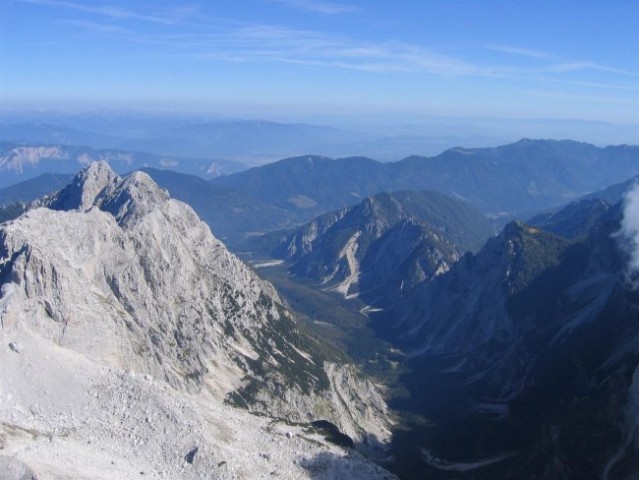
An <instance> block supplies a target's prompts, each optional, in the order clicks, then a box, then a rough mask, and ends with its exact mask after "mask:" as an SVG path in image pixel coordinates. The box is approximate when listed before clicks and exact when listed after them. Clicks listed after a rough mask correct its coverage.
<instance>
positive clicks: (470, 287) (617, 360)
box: [374, 189, 639, 479]
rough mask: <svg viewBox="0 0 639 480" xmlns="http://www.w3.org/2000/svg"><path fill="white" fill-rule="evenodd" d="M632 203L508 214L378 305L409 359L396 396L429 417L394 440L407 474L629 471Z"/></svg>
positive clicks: (635, 195)
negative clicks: (541, 214) (483, 238)
mask: <svg viewBox="0 0 639 480" xmlns="http://www.w3.org/2000/svg"><path fill="white" fill-rule="evenodd" d="M638 199H639V190H637V189H635V190H632V191H631V192H630V193H628V194H627V196H626V199H625V201H624V202H620V203H617V204H616V205H613V206H610V205H608V204H606V203H605V202H603V201H602V200H583V201H581V202H576V203H573V204H571V205H569V206H567V207H566V208H565V209H564V210H563V211H560V212H557V213H556V214H554V218H555V219H561V221H559V222H558V223H553V222H550V221H549V219H548V218H546V219H545V220H544V222H542V223H543V224H545V225H548V226H551V227H553V228H552V229H553V230H554V231H556V232H557V233H551V232H547V231H544V230H542V229H540V228H539V227H535V226H531V225H527V224H525V223H522V222H512V223H510V224H508V225H507V226H506V227H505V228H504V229H503V231H502V232H501V233H500V234H499V235H498V236H497V237H495V238H492V239H490V240H489V241H488V242H487V244H486V245H485V246H484V247H483V248H482V249H481V250H480V251H479V252H478V253H477V254H475V255H473V254H470V253H469V254H466V255H465V256H464V257H463V258H462V259H461V260H460V261H459V262H458V263H457V264H455V265H454V266H453V267H452V268H451V269H450V270H449V271H448V272H446V273H445V274H443V275H440V276H438V277H437V278H436V279H434V280H433V281H431V282H422V283H421V284H420V285H418V286H416V287H415V289H414V290H413V292H412V293H411V294H410V295H409V296H408V298H406V300H405V301H404V302H402V303H401V304H397V305H396V306H395V307H394V308H393V309H392V311H387V312H378V313H376V314H374V318H375V321H376V324H377V327H378V329H379V330H380V331H382V332H384V335H385V336H386V337H387V338H389V339H392V341H393V343H394V344H395V345H396V346H398V347H399V346H401V348H402V351H403V352H404V354H405V356H406V361H407V365H409V371H408V372H407V373H405V375H404V377H403V382H404V383H405V384H406V385H407V386H408V389H409V391H410V396H407V397H405V398H402V399H397V400H396V401H395V402H393V403H392V405H393V406H394V407H396V408H399V409H402V410H405V411H409V412H417V413H419V414H421V415H424V416H425V417H426V418H428V419H429V420H430V421H431V422H432V423H431V424H429V425H424V424H419V423H415V424H414V425H413V428H412V429H408V430H404V431H402V432H399V433H398V434H397V435H396V436H395V438H394V441H395V445H394V451H395V452H400V455H403V456H404V458H403V460H400V464H401V463H402V461H403V462H404V463H403V467H400V470H401V471H400V473H401V474H402V475H403V476H404V477H405V478H425V476H427V474H430V475H431V478H442V479H449V478H474V479H492V478H513V479H514V478H517V479H536V478H555V479H576V478H579V479H601V478H603V479H630V478H636V474H637V472H638V471H639V453H638V449H637V441H638V440H639V439H638V437H637V432H638V431H639V430H638V429H637V426H638V425H639V414H638V410H637V385H638V378H639V323H638V320H639V293H638V290H637V284H636V278H637V245H638V243H637V240H638V238H637V232H638V231H639V229H638V228H637V224H638V219H639V216H638V215H637V214H638V210H637V205H638V203H637V202H638ZM560 224H561V225H563V226H564V228H563V229H562V228H559V225H560ZM562 235H563V236H562ZM411 451H412V454H410V453H408V452H411ZM415 459H419V462H420V465H421V467H420V469H419V471H420V472H421V473H420V475H416V474H415V473H411V472H415V462H416V460H415ZM402 468H403V470H402Z"/></svg>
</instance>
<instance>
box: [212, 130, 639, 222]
mask: <svg viewBox="0 0 639 480" xmlns="http://www.w3.org/2000/svg"><path fill="white" fill-rule="evenodd" d="M638 173H639V147H636V146H625V145H622V146H614V147H606V148H599V147H596V146H594V145H590V144H587V143H578V142H574V141H569V140H564V141H554V140H528V139H525V140H520V141H519V142H516V143H513V144H510V145H504V146H501V147H496V148H477V149H463V148H454V149H450V150H448V151H446V152H444V153H442V154H441V155H437V156H435V157H418V156H414V157H409V158H406V159H404V160H401V161H399V162H395V163H384V164H383V163H380V162H376V161H374V160H371V159H368V158H363V157H353V158H344V159H339V160H332V159H329V158H326V157H316V156H304V157H296V158H290V159H286V160H282V161H279V162H276V163H273V164H269V165H265V166H262V167H256V168H253V169H250V170H247V171H244V172H240V173H236V174H232V175H228V176H223V177H219V178H217V179H214V180H213V182H214V183H215V184H217V185H226V186H229V187H232V188H235V189H238V190H242V191H245V192H246V193H247V194H248V195H251V196H253V197H254V198H256V199H260V200H263V201H268V202H270V203H273V204H275V205H277V206H279V207H282V208H285V209H287V210H289V211H293V212H297V213H300V214H302V215H304V216H307V218H308V219H310V218H313V216H315V215H317V214H319V213H321V212H324V211H327V210H332V209H336V208H340V207H344V206H348V205H353V204H355V203H357V202H358V201H359V200H360V199H361V198H364V197H366V196H368V195H372V194H375V193H378V192H381V191H398V190H427V189H430V190H437V191H440V192H443V193H447V194H449V195H453V196H456V197H458V198H463V199H465V200H467V201H468V202H470V203H472V204H473V205H475V206H476V207H477V208H479V209H480V210H482V211H483V212H484V213H487V214H490V215H494V216H505V217H508V216H510V217H512V216H516V215H519V214H522V213H524V212H529V211H539V210H542V209H545V208H549V207H553V206H555V205H558V204H562V203H566V202H568V201H570V200H572V199H576V198H579V197H580V196H582V195H584V194H587V193H589V192H592V191H593V190H598V189H601V188H604V187H605V186H607V185H610V184H612V183H617V182H620V181H623V180H626V179H627V178H628V176H629V175H633V174H638Z"/></svg>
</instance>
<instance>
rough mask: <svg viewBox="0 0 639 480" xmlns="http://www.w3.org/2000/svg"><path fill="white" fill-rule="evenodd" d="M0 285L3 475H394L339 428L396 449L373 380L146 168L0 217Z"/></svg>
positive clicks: (84, 180)
mask: <svg viewBox="0 0 639 480" xmlns="http://www.w3.org/2000/svg"><path fill="white" fill-rule="evenodd" d="M0 282H1V284H2V287H1V292H2V297H1V299H0V320H1V324H0V326H1V330H0V337H1V338H2V347H1V348H0V356H1V357H2V358H1V359H0V448H1V450H0V470H4V471H7V472H9V473H8V477H6V476H5V477H3V478H9V479H12V480H13V479H23V478H32V477H34V478H54V479H58V478H60V479H61V478H96V479H102V478H112V479H116V478H134V477H135V478H137V477H139V476H141V475H146V476H150V478H167V479H169V478H170V479H174V478H182V479H188V478H194V479H195V478H203V475H205V476H206V478H264V477H265V476H271V475H272V476H277V477H278V478H279V477H281V478H291V479H292V478H325V479H331V478H362V479H364V478H391V475H390V474H389V473H388V472H385V471H383V470H382V469H381V468H380V467H377V466H376V465H374V464H372V463H371V462H370V461H368V460H366V459H365V458H364V457H363V456H362V455H361V454H360V453H357V451H355V450H352V449H344V447H339V446H336V445H335V444H334V443H331V442H329V440H327V439H330V440H332V441H333V442H338V443H340V444H341V445H350V446H351V447H352V446H355V447H357V448H358V449H359V450H361V451H364V452H367V453H368V454H373V455H384V445H385V444H386V443H387V442H388V441H389V438H390V433H389V429H390V424H389V421H388V412H387V409H386V406H385V404H384V401H383V400H382V398H381V396H380V395H379V394H378V393H377V391H376V388H375V387H374V385H373V384H372V383H370V382H369V381H368V380H365V379H364V378H363V377H362V376H361V374H359V373H358V371H357V369H356V368H355V367H353V366H351V365H349V364H348V363H346V362H345V360H344V359H343V356H341V355H340V354H339V352H336V351H332V350H329V349H328V348H327V347H324V346H323V345H322V344H321V343H320V342H319V341H318V340H316V339H315V338H314V337H313V336H311V335H309V334H308V333H305V331H304V329H303V328H302V327H301V326H300V325H299V324H298V323H297V321H296V319H295V318H294V317H293V315H292V314H291V312H290V311H289V310H288V309H287V307H286V305H285V304H284V303H283V302H282V300H281V299H280V298H279V296H278V294H277V293H276V292H275V290H274V289H273V287H272V286H271V285H270V284H269V283H267V282H265V281H263V280H261V279H260V278H259V277H257V276H256V275H255V273H254V272H253V271H252V270H251V269H249V268H248V267H247V266H246V265H244V264H243V263H242V262H241V261H240V260H239V259H237V258H236V257H235V256H234V255H232V254H231V253H229V252H228V250H227V249H226V248H225V247H224V245H223V244H222V243H221V242H220V241H218V240H217V239H216V238H215V237H214V236H213V235H212V234H211V232H210V230H209V229H208V227H207V226H206V225H205V224H204V223H203V222H201V221H200V220H199V219H198V217H197V216H196V214H195V213H194V212H193V210H192V209H191V208H190V207H189V206H187V205H186V204H183V203H181V202H179V201H176V200H172V199H170V198H169V196H168V194H167V192H166V191H164V190H162V189H160V188H159V187H158V186H157V185H156V184H155V183H154V182H153V181H152V180H151V178H150V177H149V176H148V175H146V174H145V173H142V172H134V173H133V174H131V175H129V176H127V177H124V178H122V177H119V176H118V175H117V174H116V173H115V172H114V171H112V170H111V169H110V167H109V166H108V165H107V164H106V163H104V162H97V163H92V164H91V165H90V166H88V167H87V168H86V169H85V170H83V171H82V172H81V173H80V174H78V175H77V176H76V177H75V178H74V179H73V181H72V182H71V183H70V184H69V185H68V186H66V187H65V188H64V189H62V190H61V191H59V192H58V193H56V194H54V195H52V196H49V197H45V198H44V199H43V200H41V201H40V202H39V208H32V209H30V210H28V211H27V212H26V213H25V214H23V215H22V216H20V217H19V218H17V219H16V220H13V221H10V222H7V223H4V224H2V225H1V227H0ZM237 407H241V408H237ZM310 422H314V423H310Z"/></svg>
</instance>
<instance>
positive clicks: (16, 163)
mask: <svg viewBox="0 0 639 480" xmlns="http://www.w3.org/2000/svg"><path fill="white" fill-rule="evenodd" d="M95 161H106V162H108V163H109V164H110V165H111V166H112V168H114V169H115V170H116V171H118V172H119V173H127V172H131V171H133V170H139V169H141V168H144V167H154V168H157V169H167V168H170V169H172V170H179V171H183V172H185V173H191V174H197V175H199V176H201V177H203V178H209V179H210V178H213V177H215V176H217V175H221V174H223V173H231V172H234V171H238V170H241V169H243V168H244V166H243V165H242V164H240V163H238V162H230V161H213V160H196V159H185V158H180V157H166V156H158V155H152V154H149V153H141V152H131V151H126V150H120V149H99V150H96V149H93V148H88V147H81V146H77V145H64V144H61V143H55V144H37V145H22V144H18V143H9V142H0V173H1V174H2V175H1V177H0V187H7V186H10V185H13V184H15V183H18V182H20V181H24V180H29V179H32V178H34V177H36V176H39V175H42V174H45V173H54V174H75V173H76V172H77V171H78V169H80V168H82V167H85V166H87V165H89V163H91V162H95Z"/></svg>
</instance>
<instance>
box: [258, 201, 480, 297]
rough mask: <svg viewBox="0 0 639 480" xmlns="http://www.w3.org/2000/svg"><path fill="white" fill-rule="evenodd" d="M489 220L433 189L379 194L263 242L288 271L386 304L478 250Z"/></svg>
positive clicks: (273, 234) (330, 287) (346, 295)
mask: <svg viewBox="0 0 639 480" xmlns="http://www.w3.org/2000/svg"><path fill="white" fill-rule="evenodd" d="M492 233H493V229H492V225H491V223H490V222H489V221H488V219H487V218H486V217H485V216H484V215H483V214H482V213H480V212H479V211H477V210H475V209H474V208H473V207H471V206H470V205H468V204H467V203H465V202H463V201H460V200H457V199H454V198H451V197H449V196H447V195H444V194H441V193H437V192H395V193H380V194H378V195H374V196H372V197H368V198H366V199H365V200H364V201H363V202H361V203H359V204H358V205H355V206H354V207H349V208H345V209H342V210H338V211H336V212H331V213H327V214H325V215H321V216H319V217H317V218H316V219H315V220H313V221H312V222H310V223H308V224H306V225H304V226H302V227H300V228H299V229H296V230H294V231H293V232H292V233H289V234H287V235H285V236H283V237H282V234H278V233H277V232H274V233H272V234H270V235H268V236H267V238H268V239H270V240H268V241H265V240H258V241H262V242H263V243H265V244H269V242H270V243H275V240H277V238H278V236H279V237H281V238H280V239H279V244H278V245H277V246H276V247H275V248H274V250H273V251H272V252H271V254H272V255H274V256H275V257H276V258H281V259H284V260H286V261H287V262H289V263H290V265H291V267H290V271H291V272H292V273H293V274H295V275H298V276H301V277H306V278H310V279H312V280H315V281H317V282H320V283H321V284H322V285H323V286H324V288H327V289H333V290H335V291H337V292H339V293H341V294H342V295H344V296H345V297H347V298H351V297H355V296H359V297H360V298H361V299H362V300H363V301H364V302H366V303H369V304H373V305H376V306H383V307H386V306H388V305H391V304H393V303H395V302H397V301H399V300H400V299H401V298H403V297H405V296H406V295H408V292H410V290H411V289H412V288H413V287H414V286H415V285H417V284H418V283H420V282H422V281H424V280H429V279H432V278H434V277H436V276H437V275H440V274H441V273H443V272H446V271H448V270H449V269H450V267H451V266H452V265H453V264H454V263H455V262H456V261H457V260H458V259H459V258H460V256H461V255H463V253H464V252H466V251H468V250H477V249H479V248H480V247H481V245H482V244H483V242H484V241H485V240H486V239H487V238H488V237H489V236H490V235H491V234H492Z"/></svg>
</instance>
